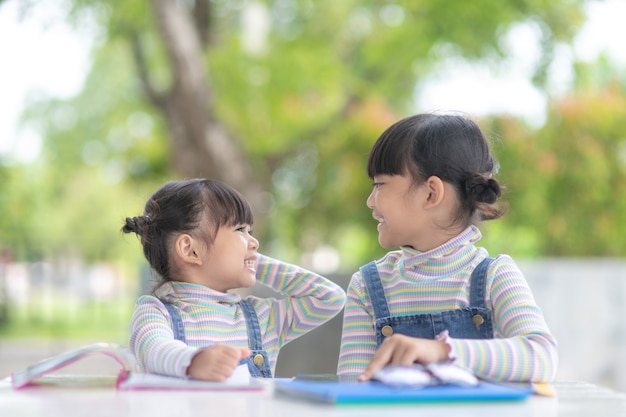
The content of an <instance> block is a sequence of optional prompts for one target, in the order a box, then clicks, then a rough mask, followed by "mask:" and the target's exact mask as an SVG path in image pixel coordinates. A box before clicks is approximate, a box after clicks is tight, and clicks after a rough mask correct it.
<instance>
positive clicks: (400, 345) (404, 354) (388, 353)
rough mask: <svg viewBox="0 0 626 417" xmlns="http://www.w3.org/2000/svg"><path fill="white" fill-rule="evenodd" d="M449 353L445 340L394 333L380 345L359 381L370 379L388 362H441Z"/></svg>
mask: <svg viewBox="0 0 626 417" xmlns="http://www.w3.org/2000/svg"><path fill="white" fill-rule="evenodd" d="M449 353H450V347H449V346H448V345H446V344H445V343H444V342H441V341H438V340H430V339H419V338H416V337H410V336H405V335H403V334H394V335H392V336H390V337H388V338H386V339H385V340H384V341H383V343H382V344H381V345H380V348H379V349H378V350H377V351H376V353H375V354H374V356H373V357H372V360H371V361H370V364H369V366H368V367H367V369H366V370H365V371H364V372H363V373H362V374H361V375H360V376H359V381H369V380H370V379H371V377H372V375H373V374H374V373H375V372H376V371H378V370H379V369H381V368H382V367H384V366H385V365H388V364H393V365H404V366H411V365H413V364H414V363H416V362H418V363H423V364H428V363H433V362H441V361H445V360H447V359H448V354H449Z"/></svg>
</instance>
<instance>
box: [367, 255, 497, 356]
mask: <svg viewBox="0 0 626 417" xmlns="http://www.w3.org/2000/svg"><path fill="white" fill-rule="evenodd" d="M492 260H493V259H492V258H485V259H484V260H483V261H482V262H481V263H480V264H479V265H478V266H477V267H476V269H474V271H473V272H472V276H471V277H470V306H469V307H463V308H458V309H455V310H449V311H442V312H437V313H427V314H413V315H406V316H392V315H391V314H390V313H389V306H388V305H387V298H386V297H385V290H384V289H383V286H382V283H381V282H380V275H379V274H378V269H377V268H376V263H375V262H370V263H369V264H367V265H365V266H363V267H361V274H362V275H363V278H364V279H365V284H366V285H367V291H368V292H369V296H370V299H371V301H372V307H373V308H374V318H375V319H376V324H375V327H376V343H377V345H378V346H380V344H381V343H382V342H383V340H384V339H385V337H388V336H391V335H392V334H394V333H399V334H403V335H407V336H413V337H419V338H423V339H435V337H436V336H437V335H438V334H439V333H441V332H442V331H444V330H448V334H449V335H450V337H454V338H459V339H493V324H492V318H491V310H490V309H488V308H487V307H485V282H486V272H487V267H488V266H489V264H490V263H491V261H492Z"/></svg>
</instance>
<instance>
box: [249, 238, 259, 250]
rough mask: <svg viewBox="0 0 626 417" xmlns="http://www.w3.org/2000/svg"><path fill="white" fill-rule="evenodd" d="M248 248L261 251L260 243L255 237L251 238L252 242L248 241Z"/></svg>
mask: <svg viewBox="0 0 626 417" xmlns="http://www.w3.org/2000/svg"><path fill="white" fill-rule="evenodd" d="M248 247H250V249H254V250H257V249H259V241H258V240H257V238H255V237H254V236H250V240H248Z"/></svg>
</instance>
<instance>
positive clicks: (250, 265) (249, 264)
mask: <svg viewBox="0 0 626 417" xmlns="http://www.w3.org/2000/svg"><path fill="white" fill-rule="evenodd" d="M243 264H244V266H245V267H246V268H248V269H250V270H252V271H255V272H256V258H251V259H246V260H245V261H244V262H243Z"/></svg>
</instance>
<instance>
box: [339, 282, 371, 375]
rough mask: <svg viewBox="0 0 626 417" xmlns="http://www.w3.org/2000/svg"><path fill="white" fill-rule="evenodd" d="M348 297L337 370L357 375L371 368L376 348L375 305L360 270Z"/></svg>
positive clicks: (345, 373)
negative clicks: (370, 363)
mask: <svg viewBox="0 0 626 417" xmlns="http://www.w3.org/2000/svg"><path fill="white" fill-rule="evenodd" d="M347 297H348V299H347V301H346V309H345V311H344V314H343V329H342V332H341V348H340V350H339V364H338V366H337V374H339V375H357V374H360V373H361V372H363V371H364V370H365V368H367V366H368V364H369V362H370V359H371V358H372V356H374V353H375V352H376V333H375V330H374V318H373V317H372V315H371V314H370V313H368V312H369V311H372V306H371V303H370V301H369V296H368V295H367V290H366V289H365V288H364V282H363V280H362V278H361V273H360V272H356V273H355V274H354V275H353V276H352V279H351V280H350V285H349V286H348V295H347ZM365 300H367V301H365ZM366 303H367V305H366Z"/></svg>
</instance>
